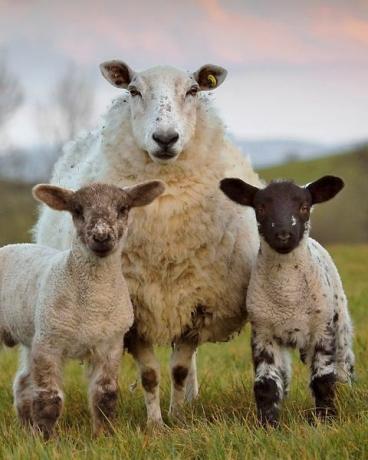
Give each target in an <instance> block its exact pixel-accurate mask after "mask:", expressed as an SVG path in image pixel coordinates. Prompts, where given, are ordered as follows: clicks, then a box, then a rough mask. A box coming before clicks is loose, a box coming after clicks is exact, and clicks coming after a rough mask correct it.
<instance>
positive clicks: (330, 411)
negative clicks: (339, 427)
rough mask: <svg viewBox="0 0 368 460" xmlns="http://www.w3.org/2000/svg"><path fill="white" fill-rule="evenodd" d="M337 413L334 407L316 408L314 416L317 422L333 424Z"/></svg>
mask: <svg viewBox="0 0 368 460" xmlns="http://www.w3.org/2000/svg"><path fill="white" fill-rule="evenodd" d="M336 415H337V412H336V408H335V407H334V406H328V407H327V406H326V407H316V416H317V418H318V420H320V421H321V422H324V423H330V422H333V421H334V419H335V418H336Z"/></svg>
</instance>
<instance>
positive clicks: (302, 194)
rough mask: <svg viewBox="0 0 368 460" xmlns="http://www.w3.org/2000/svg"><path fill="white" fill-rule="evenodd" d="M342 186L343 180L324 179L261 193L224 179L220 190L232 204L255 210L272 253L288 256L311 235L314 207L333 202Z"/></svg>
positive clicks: (270, 187)
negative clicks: (311, 218) (307, 234)
mask: <svg viewBox="0 0 368 460" xmlns="http://www.w3.org/2000/svg"><path fill="white" fill-rule="evenodd" d="M343 186H344V183H343V181H342V180H341V179H340V178H338V177H333V176H325V177H323V178H321V179H319V180H317V181H315V182H312V183H311V184H308V185H306V186H305V187H299V186H298V185H296V184H294V183H293V182H291V181H276V182H271V183H270V184H269V185H267V186H266V187H265V188H264V189H258V188H257V187H253V186H252V185H249V184H247V183H245V182H243V181H242V180H240V179H223V180H222V181H221V185H220V188H221V189H222V191H223V192H224V193H225V194H226V195H227V196H228V197H229V198H231V199H232V200H233V201H236V202H237V203H240V204H243V205H246V206H252V207H253V208H254V210H255V212H256V218H257V223H258V229H259V233H260V235H261V236H262V237H263V238H264V239H265V241H266V242H267V243H268V245H269V246H271V248H272V249H274V250H275V251H277V252H279V253H280V254H287V253H289V252H291V251H292V250H293V249H295V248H296V247H297V246H298V245H299V243H300V241H301V239H302V238H303V236H304V235H305V234H306V233H308V230H309V217H310V211H311V207H312V206H313V205H314V204H316V203H322V202H324V201H327V200H329V199H331V198H333V197H334V196H335V195H336V194H337V193H338V192H339V191H340V190H341V189H342V188H343Z"/></svg>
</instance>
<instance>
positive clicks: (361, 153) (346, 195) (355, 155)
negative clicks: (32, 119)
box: [0, 146, 368, 246]
mask: <svg viewBox="0 0 368 460" xmlns="http://www.w3.org/2000/svg"><path fill="white" fill-rule="evenodd" d="M258 172H259V173H260V175H261V177H262V178H264V179H265V180H271V179H274V178H292V179H295V181H296V182H297V183H298V184H305V183H307V182H311V181H312V180H315V179H317V178H319V177H321V176H323V175H324V174H335V175H338V176H341V177H342V178H343V179H344V181H345V184H346V187H345V189H344V190H343V191H342V192H341V194H339V195H338V196H337V197H336V198H334V199H333V200H332V201H331V202H329V203H325V204H322V205H319V206H316V209H315V212H313V215H312V223H313V225H312V233H313V235H314V236H315V237H316V238H317V239H318V240H319V241H321V242H322V243H363V242H367V241H368V199H367V197H368V180H367V178H368V146H365V147H360V148H357V149H354V150H352V151H346V152H342V153H341V154H339V155H336V156H329V157H323V158H319V159H316V160H310V161H297V162H290V163H288V164H285V165H280V166H275V167H272V168H267V169H260V170H258ZM31 187H32V185H27V184H20V183H17V182H12V181H6V180H0V196H1V204H0V246H2V245H4V244H8V243H16V242H25V241H29V240H30V232H29V230H30V228H31V227H32V225H33V224H34V223H35V221H36V218H37V205H36V202H35V201H34V200H33V198H32V196H31Z"/></svg>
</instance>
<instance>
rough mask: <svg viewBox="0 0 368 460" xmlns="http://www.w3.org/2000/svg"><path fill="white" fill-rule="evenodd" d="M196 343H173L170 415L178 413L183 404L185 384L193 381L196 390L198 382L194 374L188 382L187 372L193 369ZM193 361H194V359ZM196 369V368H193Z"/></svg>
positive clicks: (174, 415)
mask: <svg viewBox="0 0 368 460" xmlns="http://www.w3.org/2000/svg"><path fill="white" fill-rule="evenodd" d="M195 351H196V343H193V342H191V341H184V340H181V341H178V342H177V343H175V346H174V350H173V353H172V355H171V361H170V368H171V402H170V411H169V413H170V415H171V416H173V417H176V416H178V415H179V414H180V409H181V407H182V405H183V404H184V400H185V395H186V385H188V383H190V384H191V385H193V383H194V384H195V385H196V388H195V389H194V391H197V392H198V384H197V381H196V375H195V376H194V378H195V382H193V375H192V376H191V381H190V382H188V378H189V374H190V372H191V371H193V369H191V366H193V359H194V360H195ZM194 363H195V361H194ZM195 370H196V369H195Z"/></svg>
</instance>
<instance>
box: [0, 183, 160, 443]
mask: <svg viewBox="0 0 368 460" xmlns="http://www.w3.org/2000/svg"><path fill="white" fill-rule="evenodd" d="M163 190H164V186H163V184H162V183H161V182H159V181H153V182H148V183H145V184H140V185H136V186H133V187H127V188H125V189H124V190H123V189H120V188H118V187H115V186H110V185H105V184H93V185H90V186H88V187H84V188H81V189H80V190H78V191H77V192H72V191H71V190H67V189H63V188H60V187H55V186H51V185H38V186H36V187H35V188H34V189H33V194H34V197H35V198H36V199H38V200H40V201H42V202H44V203H46V204H47V205H48V206H50V207H51V208H52V209H55V210H58V211H69V213H70V214H71V215H72V216H73V222H74V225H75V228H76V235H75V237H74V239H73V242H72V247H71V249H69V250H66V251H59V250H55V249H51V248H48V247H45V246H40V245H35V244H17V245H9V246H6V247H4V248H2V249H0V339H2V340H3V341H4V342H5V344H8V345H15V344H16V343H21V344H22V360H21V367H20V369H19V371H18V374H17V376H16V378H15V382H14V400H15V406H16V409H17V413H18V416H19V418H20V420H21V421H22V422H24V423H25V424H28V423H33V424H34V425H35V426H36V427H38V428H39V429H40V431H41V432H42V433H43V434H44V436H45V438H48V437H49V436H50V435H51V433H52V431H53V427H54V425H55V423H56V421H57V419H58V417H59V415H60V413H61V409H62V404H63V394H62V391H61V378H62V366H63V363H64V361H65V359H66V358H76V359H82V360H86V361H87V362H88V364H89V400H90V407H91V411H92V415H93V425H94V434H95V435H97V434H98V433H99V432H100V431H101V430H103V429H104V428H106V427H108V426H109V423H107V422H108V420H111V419H112V418H113V416H114V413H115V406H116V401H117V377H118V367H119V363H120V358H121V355H122V343H123V339H124V334H125V333H126V332H127V331H128V329H129V328H130V327H131V326H132V324H133V307H132V304H131V301H130V297H129V293H128V288H127V285H126V282H125V279H124V277H123V274H122V269H121V249H122V244H123V240H124V238H123V237H124V235H125V234H126V231H127V220H128V211H129V209H130V208H131V207H134V206H144V205H146V204H148V203H150V202H151V201H152V200H153V199H155V197H157V196H158V195H159V194H161V193H162V192H163Z"/></svg>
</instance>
